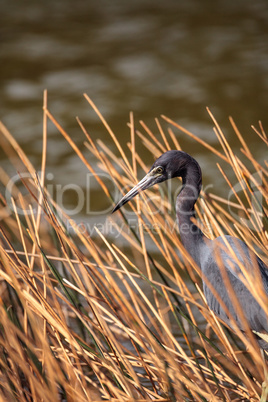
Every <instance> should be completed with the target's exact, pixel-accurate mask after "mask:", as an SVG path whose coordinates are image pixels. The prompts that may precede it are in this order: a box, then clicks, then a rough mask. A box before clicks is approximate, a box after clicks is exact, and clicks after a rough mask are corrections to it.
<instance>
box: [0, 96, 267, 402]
mask: <svg viewBox="0 0 268 402" xmlns="http://www.w3.org/2000/svg"><path fill="white" fill-rule="evenodd" d="M85 97H86V99H87V101H88V103H89V105H90V107H91V108H93V110H94V111H95V112H96V113H97V115H98V116H99V118H100V122H101V123H100V124H103V125H104V127H105V128H106V130H107V133H108V135H109V144H112V146H108V145H107V144H104V143H103V142H101V141H100V140H93V139H92V138H91V136H90V134H89V133H88V132H87V130H86V128H85V127H84V126H83V124H82V122H81V121H80V120H79V119H78V124H79V126H80V128H81V135H82V136H85V142H84V148H83V149H79V148H78V147H77V145H76V144H75V142H74V141H73V140H72V138H71V135H70V134H68V133H67V132H66V131H65V130H64V128H63V127H62V126H61V125H60V124H59V122H58V121H57V119H56V117H54V116H53V115H52V114H51V112H50V111H49V109H48V107H47V101H46V94H45V97H44V118H43V153H42V161H41V173H39V174H37V171H38V170H39V171H40V168H39V167H35V166H33V165H32V164H31V162H30V160H29V158H28V157H27V155H26V154H25V153H24V152H23V150H22V149H21V147H20V146H19V144H18V143H17V142H16V141H15V139H14V138H13V137H12V135H11V134H10V133H9V132H8V130H7V128H6V127H5V126H4V125H3V124H2V123H1V124H0V132H1V135H0V141H1V146H2V148H3V150H4V151H5V152H6V154H7V156H8V157H9V158H10V161H11V162H12V164H13V165H14V167H15V169H16V171H18V172H19V173H18V174H19V176H20V179H19V180H18V181H17V182H16V185H15V184H14V185H12V186H11V187H10V186H9V187H8V191H9V192H8V194H9V200H7V199H6V198H5V197H4V196H1V204H2V208H1V227H0V230H1V243H0V246H1V271H0V291H1V299H0V325H1V331H0V395H1V400H8V401H12V400H14V401H15V400H20V401H54V400H55V401H57V400H67V401H101V400H110V401H134V400H135V401H245V400H247V401H258V400H260V395H261V394H262V395H263V396H262V400H265V399H264V398H265V392H266V391H265V389H266V388H265V385H264V387H263V389H262V384H263V382H265V381H268V376H267V367H266V362H265V358H264V357H263V355H262V353H261V352H260V350H259V348H258V346H257V343H256V340H255V338H254V336H253V335H252V334H251V333H250V332H249V331H247V333H246V334H245V333H242V332H241V331H240V330H239V329H238V328H237V330H236V334H234V333H233V332H232V331H229V330H228V329H227V328H226V327H225V326H224V325H222V323H221V322H220V321H219V319H217V317H216V316H215V315H214V314H213V312H211V311H210V310H209V308H208V307H207V305H206V301H205V298H204V295H203V292H202V281H201V277H200V272H199V269H198V267H197V266H196V265H195V263H194V261H193V260H192V259H191V256H189V255H187V253H186V251H185V250H184V249H183V246H182V244H181V242H180V237H179V234H178V231H177V229H176V225H174V223H175V213H174V206H173V200H170V197H168V194H165V195H163V194H161V202H160V197H159V195H158V194H159V193H158V191H157V189H156V190H155V189H154V190H152V191H149V190H148V191H147V192H146V194H145V193H143V194H142V195H141V196H140V197H137V199H135V200H134V201H133V202H132V203H131V206H130V207H128V210H127V211H125V210H122V211H120V212H118V213H116V214H114V215H109V214H107V220H108V221H109V222H110V224H111V225H113V227H114V228H115V229H116V230H117V232H118V233H120V236H116V238H113V237H112V236H111V235H109V233H107V235H105V234H104V233H103V232H102V231H101V230H98V228H97V227H96V231H95V235H94V236H90V234H89V233H88V232H87V230H86V226H85V227H84V228H83V230H81V224H80V225H77V223H76V222H75V221H74V220H71V219H70V218H69V217H68V216H67V215H66V214H65V213H64V211H63V210H61V208H60V207H59V205H57V204H56V203H55V201H54V200H53V199H52V198H51V196H50V194H49V192H48V191H47V185H46V180H45V177H46V176H45V175H46V155H47V141H49V140H48V139H47V138H48V136H47V131H48V130H47V125H48V121H50V122H52V123H53V124H54V125H55V126H56V128H57V129H58V132H59V135H62V136H63V137H64V138H65V140H66V141H67V142H68V143H69V145H70V146H71V148H72V149H73V152H74V153H76V154H77V157H78V158H80V160H81V162H82V163H83V164H84V165H85V166H86V167H87V169H88V170H89V172H91V173H92V174H96V176H95V177H96V180H97V182H98V185H99V188H100V190H101V191H102V197H103V198H105V199H107V200H110V204H111V210H112V205H113V204H114V202H115V201H117V200H114V199H113V196H114V194H113V193H111V191H110V190H109V186H107V184H106V183H105V180H104V179H103V178H102V176H100V175H98V173H97V172H96V171H95V166H97V168H98V172H99V171H100V170H101V171H103V172H106V173H108V174H109V175H110V176H111V177H112V178H113V180H114V183H115V184H116V186H117V187H118V189H122V188H124V189H127V188H129V187H131V186H132V185H133V184H134V183H136V182H137V175H139V177H140V176H142V172H143V171H144V172H147V171H148V168H149V167H150V165H151V162H153V160H154V158H155V157H157V156H159V155H160V154H161V153H163V152H164V151H166V150H168V149H180V143H183V138H185V136H188V137H190V138H191V140H192V141H198V142H199V143H200V144H201V145H202V146H204V147H205V148H207V150H208V151H209V152H211V154H213V155H214V157H216V158H217V159H218V168H219V170H216V171H215V176H216V174H218V175H220V174H222V175H223V177H224V179H225V181H226V190H227V191H226V193H227V192H228V191H229V190H228V188H230V189H234V183H235V182H239V183H240V184H241V188H242V191H240V192H237V191H235V189H234V199H233V201H232V203H231V204H232V205H231V207H232V209H233V210H235V211H236V216H235V217H234V214H232V213H230V210H229V209H228V208H227V206H228V205H230V201H229V200H227V199H224V198H221V197H219V196H218V195H217V194H212V193H204V192H202V194H201V197H200V200H199V201H198V203H197V222H198V225H200V226H201V227H202V230H203V231H205V233H206V234H207V236H208V237H210V238H214V237H216V236H218V235H221V234H222V233H228V234H231V235H235V236H237V237H240V238H242V239H243V240H244V241H245V242H246V244H247V245H248V246H249V247H250V248H251V249H253V250H255V252H256V253H257V254H258V255H259V256H260V257H261V258H262V259H263V260H264V261H265V262H266V263H267V260H268V252H267V244H268V232H267V212H268V207H267V199H268V185H267V181H268V165H267V162H264V163H260V162H258V161H257V160H256V159H255V157H254V154H253V152H252V151H251V150H250V149H249V147H248V146H247V144H246V142H245V140H244V139H243V137H242V134H241V133H240V132H239V130H238V128H237V127H236V125H235V123H234V122H233V121H232V119H231V120H230V124H231V127H232V130H233V135H236V136H237V138H238V140H239V141H240V143H241V152H240V155H236V154H234V153H233V151H232V149H231V147H230V146H229V144H228V141H227V139H226V137H225V136H224V133H223V132H222V130H221V128H220V127H219V125H218V124H217V121H216V120H215V118H214V117H213V115H212V114H211V112H210V111H209V110H208V113H209V115H210V117H211V119H212V125H213V126H214V131H215V135H216V136H217V137H218V141H219V146H218V147H217V148H214V147H212V146H211V145H209V144H207V143H206V142H205V141H203V140H201V139H200V138H198V137H197V136H195V135H194V134H193V133H191V132H189V131H187V130H186V129H184V128H183V127H181V126H179V125H178V124H177V123H176V122H174V121H172V120H170V119H169V118H167V117H165V116H161V119H156V125H155V127H153V128H149V127H147V126H146V124H145V123H144V122H139V125H138V126H136V125H134V117H133V115H132V114H130V122H129V131H130V135H129V140H126V144H124V145H127V146H128V152H125V151H124V150H123V149H124V148H126V147H122V144H120V143H119V142H118V140H117V138H116V135H115V134H114V133H113V131H112V129H111V128H110V127H109V125H108V123H107V122H106V121H105V119H104V117H103V116H102V115H101V113H100V112H99V110H98V109H97V107H96V106H95V105H94V103H93V102H92V100H91V99H90V98H89V97H88V96H86V95H85ZM152 130H153V131H152ZM252 135H255V136H256V141H259V143H260V146H263V147H267V145H268V140H267V136H266V134H265V132H264V129H263V127H262V125H261V124H260V125H259V127H257V128H254V127H253V128H252ZM178 138H179V140H180V141H178ZM142 146H144V147H146V148H147V149H148V150H149V151H150V152H151V153H152V158H151V161H149V165H148V164H147V161H146V162H145V161H143V160H141V158H140V157H139V149H140V147H142ZM92 161H94V163H92ZM96 161H97V164H96ZM226 169H227V171H228V172H229V173H228V175H227V173H225V172H226ZM230 172H231V174H230ZM0 179H1V185H2V188H3V189H4V190H5V193H3V194H7V192H6V188H7V186H8V183H10V177H9V176H8V171H5V170H4V169H3V168H1V171H0ZM177 184H178V185H179V181H178V182H177ZM253 187H254V189H253ZM256 189H257V190H256ZM256 191H258V195H259V196H260V195H261V197H262V204H261V205H260V202H259V200H260V198H259V197H256ZM228 203H229V204H228ZM130 210H131V212H132V216H134V217H135V220H136V224H135V225H134V226H133V225H132V224H130V223H129V220H128V219H127V213H128V211H130ZM67 221H68V223H69V226H68V227H70V223H71V226H72V233H71V231H70V230H68V228H67V225H66V222H67ZM245 222H246V223H245ZM241 269H242V268H241ZM250 279H251V278H249V283H250V285H249V286H250V288H251V291H252V292H254V293H253V294H254V295H255V297H256V299H257V300H258V301H259V303H260V304H261V305H263V306H264V307H265V308H266V309H267V297H266V296H265V295H264V292H263V291H262V289H261V288H260V285H259V283H258V281H252V280H250ZM238 308H239V306H238Z"/></svg>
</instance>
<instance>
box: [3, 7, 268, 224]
mask: <svg viewBox="0 0 268 402" xmlns="http://www.w3.org/2000/svg"><path fill="white" fill-rule="evenodd" d="M10 4H11V3H10V2H8V1H7V0H6V1H2V4H1V14H2V22H1V27H0V34H1V38H2V39H1V46H0V57H1V74H0V111H1V112H0V118H1V120H2V121H3V122H4V123H5V124H6V125H7V127H8V129H9V130H10V131H11V132H12V134H13V135H14V136H15V138H16V139H17V140H18V141H19V143H20V144H21V145H22V146H23V148H24V149H25V151H26V152H27V154H28V155H29V156H30V158H31V160H32V161H33V163H34V164H35V166H36V168H38V166H40V156H41V152H42V96H43V90H44V89H47V90H48V106H49V109H50V110H51V111H52V113H53V114H54V116H55V117H56V118H57V119H58V120H59V121H60V123H61V124H62V125H63V127H64V128H65V129H66V131H67V132H68V133H69V135H70V136H71V137H72V138H73V140H74V141H75V142H76V143H77V144H78V145H79V146H80V147H82V144H83V141H84V136H83V134H82V133H81V130H80V129H79V127H78V125H77V122H76V120H75V117H76V116H79V117H80V119H81V120H82V121H83V123H84V124H85V126H86V127H87V129H88V130H89V132H90V133H91V135H92V137H93V138H95V139H96V138H101V139H102V140H104V141H105V142H106V144H108V145H109V146H110V147H113V144H112V142H111V140H110V138H109V136H108V135H107V133H106V131H105V129H104V128H103V126H102V124H101V123H100V122H99V120H98V118H97V116H96V115H95V114H94V112H92V110H91V109H90V107H89V105H88V104H87V103H86V101H85V99H84V97H83V93H84V92H85V93H87V94H88V95H89V96H90V97H91V98H92V99H93V100H94V102H95V103H96V104H97V106H98V107H99V109H100V110H101V112H102V113H103V114H104V116H105V118H106V119H107V121H108V123H109V124H110V126H111V127H112V129H113V130H114V132H115V133H116V135H117V137H118V139H119V140H120V142H121V143H122V144H123V145H125V144H126V142H127V141H128V140H129V129H128V128H127V125H126V124H127V122H128V120H129V111H130V110H132V111H133V112H134V116H135V121H136V123H137V124H138V121H139V120H140V119H143V120H144V121H145V122H146V123H147V124H148V125H149V127H151V128H152V129H153V130H154V132H157V130H156V127H155V123H154V118H155V117H159V116H160V114H165V115H167V116H169V117H170V118H172V119H175V120H176V121H177V122H179V123H180V124H181V125H183V126H185V127H186V128H188V129H189V130H192V131H193V132H194V133H195V134H196V135H198V136H199V137H200V138H202V139H204V140H206V141H208V142H209V143H210V144H212V145H215V144H216V139H215V136H214V133H213V130H212V127H213V125H212V122H211V121H210V119H209V117H208V115H207V112H206V110H205V107H206V106H209V107H210V108H211V110H212V111H213V113H214V114H215V117H216V118H217V120H218V121H219V123H220V124H221V126H222V128H223V129H224V130H225V133H226V135H227V137H228V139H229V141H230V143H231V145H232V147H233V148H234V149H238V142H237V140H236V139H235V138H234V134H233V131H232V130H231V128H230V124H229V122H228V116H229V115H232V116H233V118H234V120H235V122H236V123H237V125H238V127H239V129H240V130H241V131H242V132H243V134H244V135H245V138H246V140H247V142H248V144H249V146H250V147H251V148H252V149H254V152H255V155H256V156H257V157H259V158H260V160H262V159H263V158H264V157H265V156H266V155H265V150H264V149H263V147H262V146H261V143H260V141H258V140H257V139H256V136H255V135H254V134H253V132H252V130H251V128H250V125H251V124H254V125H257V123H258V120H261V121H262V123H263V125H264V127H266V128H267V123H268V115H267V110H268V97H267V89H268V74H267V70H268V24H267V20H268V5H267V2H266V0H263V1H262V0H256V1H254V2H252V1H250V0H246V1H235V2H234V1H231V0H227V1H216V2H215V1H212V0H208V1H206V2H205V3H204V2H202V3H201V2H198V1H194V0H187V1H180V2H177V1H172V0H166V1H165V2H162V1H144V0H143V1H141V0H136V1H135V2H123V1H113V2H108V1H104V0H101V1H100V0H98V1H91V2H84V1H82V0H79V1H76V2H75V3H73V2H71V1H66V0H64V1H63V0H57V2H54V1H46V2H34V1H32V0H28V1H24V2H23V3H22V2H17V4H16V7H14V6H12V5H10ZM178 135H179V140H180V143H181V145H182V146H183V149H184V150H185V151H187V152H190V153H192V154H193V156H195V157H196V158H197V159H198V160H199V161H200V163H201V166H202V168H203V171H204V181H205V182H206V184H213V191H214V192H216V193H219V194H222V195H224V186H223V187H222V184H223V179H221V178H220V174H219V173H218V172H217V171H216V170H215V161H214V160H213V158H211V157H208V154H207V153H206V151H205V150H203V149H201V148H200V147H199V146H197V145H196V144H195V143H193V142H192V141H190V140H189V139H188V138H186V137H185V136H184V135H183V134H178ZM138 151H139V152H141V153H142V157H143V158H144V157H146V158H148V165H150V164H151V162H152V161H153V158H152V156H151V155H149V153H148V152H146V151H145V150H144V149H138ZM2 161H3V164H6V160H5V159H4V158H3V159H2ZM93 163H94V162H93ZM47 172H49V173H51V177H53V180H52V181H51V182H52V183H53V184H54V185H56V183H61V184H62V185H68V184H70V183H75V184H77V185H79V186H80V187H81V188H83V189H85V186H86V181H85V175H86V170H85V169H84V168H83V167H82V164H81V163H80V162H79V160H78V159H77V158H76V157H74V155H73V152H72V151H71V150H70V147H69V146H68V145H67V144H66V142H65V140H63V138H62V137H61V135H60V134H59V133H58V132H57V130H56V129H55V128H53V127H51V126H49V140H48V164H47ZM10 173H11V174H12V171H11V172H10ZM222 188H223V190H222ZM91 190H92V188H91ZM99 195H100V191H99V188H98V187H97V185H96V183H95V185H94V186H93V192H91V199H92V202H93V207H94V208H95V209H96V208H97V209H96V210H97V211H98V204H99V200H98V197H99ZM76 197H77V196H76V194H75V193H74V192H73V193H72V191H69V193H68V196H67V192H66V194H65V198H64V199H65V201H64V202H65V203H66V204H65V206H66V208H67V207H68V208H72V207H74V206H76V201H77V200H76ZM99 212H100V213H99V214H98V213H97V214H95V215H94V217H93V216H91V215H90V214H88V212H87V211H86V208H85V207H82V209H81V210H79V213H77V219H80V218H81V219H82V218H83V219H87V220H89V221H90V222H94V223H97V222H99V221H102V222H103V221H104V220H105V216H106V215H107V214H105V213H101V211H99Z"/></svg>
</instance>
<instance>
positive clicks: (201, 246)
mask: <svg viewBox="0 0 268 402" xmlns="http://www.w3.org/2000/svg"><path fill="white" fill-rule="evenodd" d="M173 177H181V178H182V189H181V191H180V193H179V195H178V197H177V201H176V214H177V220H178V226H179V230H180V235H181V241H182V244H183V246H184V248H185V249H186V250H187V252H188V253H189V254H190V256H191V257H192V258H193V259H194V261H195V262H196V264H197V265H198V266H199V267H200V268H201V271H202V277H203V278H202V279H203V289H204V294H205V297H206V300H207V303H208V306H209V307H210V309H211V310H212V311H214V313H215V314H216V315H217V316H218V317H220V318H221V319H222V320H223V321H224V322H225V323H226V324H227V325H228V326H229V327H231V328H232V323H231V320H230V317H232V318H233V320H234V321H235V322H236V324H237V326H238V327H239V328H240V329H241V330H242V331H243V330H245V328H246V327H245V325H244V324H245V319H246V321H247V323H248V326H249V328H250V329H251V330H252V331H253V332H254V334H255V335H256V333H260V334H263V335H264V337H265V334H267V333H268V319H267V314H268V308H267V310H266V311H264V310H263V308H262V307H261V306H260V305H259V303H258V302H257V301H256V299H255V298H254V296H253V295H252V293H251V292H250V291H249V289H248V287H247V286H246V285H245V284H244V283H243V280H242V278H243V279H245V275H244V274H243V272H242V270H241V268H240V264H242V265H243V266H244V267H245V269H246V270H247V271H248V273H249V275H250V276H251V277H255V279H256V281H257V280H258V278H259V284H261V286H262V288H263V291H264V294H266V295H267V296H268V271H267V269H268V267H267V266H266V265H265V264H264V263H263V261H261V260H260V259H259V258H258V257H257V256H256V255H255V254H254V253H253V252H252V251H251V250H250V249H249V248H248V247H247V246H246V244H245V243H244V242H243V241H241V240H240V239H238V238H236V237H232V236H221V237H218V238H216V239H214V240H210V239H208V238H207V237H206V236H205V235H204V234H203V232H202V231H201V230H200V229H199V228H198V227H197V226H196V225H195V223H194V222H193V220H192V218H194V217H195V209H194V205H195V203H196V201H197V198H198V196H199V193H200V190H201V185H202V172H201V168H200V166H199V164H198V162H197V161H196V160H195V159H194V158H193V157H191V156H190V155H189V154H187V153H186V152H183V151H167V152H165V153H164V154H163V155H161V156H160V157H159V158H158V159H157V160H156V161H155V162H154V164H153V166H152V167H151V169H150V171H149V173H148V174H147V175H146V176H145V177H144V178H143V179H142V180H141V181H140V182H139V183H138V184H137V185H136V186H135V187H134V188H132V190H130V191H129V192H128V193H127V194H126V195H125V196H124V197H123V198H122V199H121V201H120V202H119V203H118V204H117V205H116V206H115V208H114V210H113V212H115V211H116V210H118V209H119V208H120V207H122V205H124V204H125V203H127V202H128V201H129V200H131V199H132V198H133V197H135V196H136V195H137V194H138V193H139V192H141V191H143V190H145V189H147V188H149V187H152V186H153V185H155V184H157V183H161V182H163V181H165V180H168V179H172V178H173ZM227 243H228V246H229V247H227ZM229 248H231V249H232V251H233V253H234V254H233V255H231V253H230V252H229V251H228V249H229ZM223 269H224V270H225V273H226V274H227V275H225V278H224V273H223ZM226 276H227V280H226ZM228 282H229V283H230V285H231V287H232V289H233V293H234V294H235V296H236V298H237V301H238V303H239V305H240V306H241V308H242V311H243V315H244V319H243V318H242V317H241V314H239V312H238V310H239V308H238V309H237V303H235V302H234V300H233V297H232V291H230V286H226V283H228ZM213 289H214V290H215V291H213ZM219 298H220V299H221V301H219ZM223 305H225V308H224V307H223ZM256 336H257V340H258V342H259V345H260V347H261V348H263V349H268V343H267V342H266V341H265V340H264V339H263V337H262V336H261V337H259V336H258V335H256Z"/></svg>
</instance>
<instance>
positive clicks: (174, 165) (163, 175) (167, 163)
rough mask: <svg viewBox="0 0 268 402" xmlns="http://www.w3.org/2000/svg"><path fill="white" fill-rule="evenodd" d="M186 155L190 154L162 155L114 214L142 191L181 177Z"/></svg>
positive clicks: (116, 207)
mask: <svg viewBox="0 0 268 402" xmlns="http://www.w3.org/2000/svg"><path fill="white" fill-rule="evenodd" d="M185 155H188V154H186V153H185V152H182V151H167V152H165V153H164V154H162V155H161V156H160V157H159V158H158V159H156V161H155V162H154V164H153V166H152V167H151V169H150V170H149V172H148V173H147V175H146V176H145V177H144V178H143V179H142V180H141V181H140V182H139V183H138V184H137V185H136V186H135V187H133V188H132V189H131V190H130V191H129V192H128V193H127V194H126V195H125V196H124V197H123V198H122V199H121V200H120V201H119V202H118V204H117V205H116V206H115V207H114V209H113V211H112V212H115V211H117V210H118V209H119V208H121V207H122V206H123V205H124V204H126V203H127V202H128V201H130V200H131V199H132V198H134V197H135V196H136V195H137V194H138V193H140V192H141V191H144V190H146V189H147V188H149V187H152V186H154V185H155V184H158V183H161V182H163V181H165V180H168V179H171V178H172V177H181V176H182V175H183V172H184V169H185V162H186V160H187V158H186V159H185V158H184V156H185ZM188 156H189V155H188Z"/></svg>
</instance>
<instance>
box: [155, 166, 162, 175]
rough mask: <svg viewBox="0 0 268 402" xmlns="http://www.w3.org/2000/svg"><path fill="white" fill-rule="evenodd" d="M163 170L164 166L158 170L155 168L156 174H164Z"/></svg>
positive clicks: (158, 167)
mask: <svg viewBox="0 0 268 402" xmlns="http://www.w3.org/2000/svg"><path fill="white" fill-rule="evenodd" d="M163 170H164V169H163V168H162V166H157V168H155V173H158V174H159V173H163Z"/></svg>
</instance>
